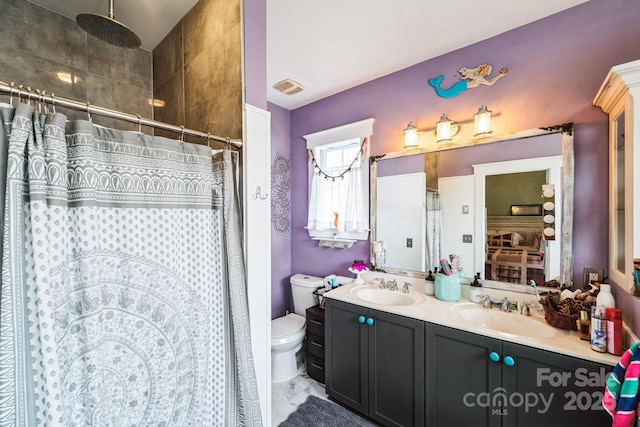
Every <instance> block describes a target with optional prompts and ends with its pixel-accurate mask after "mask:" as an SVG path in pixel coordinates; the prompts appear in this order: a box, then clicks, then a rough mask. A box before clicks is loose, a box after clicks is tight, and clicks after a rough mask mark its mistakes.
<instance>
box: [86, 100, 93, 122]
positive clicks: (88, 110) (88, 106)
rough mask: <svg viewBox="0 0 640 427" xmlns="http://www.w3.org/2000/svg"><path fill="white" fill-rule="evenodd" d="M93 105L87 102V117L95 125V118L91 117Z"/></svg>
mask: <svg viewBox="0 0 640 427" xmlns="http://www.w3.org/2000/svg"><path fill="white" fill-rule="evenodd" d="M90 109H91V104H89V101H87V117H89V121H90V122H91V123H93V117H91V111H90Z"/></svg>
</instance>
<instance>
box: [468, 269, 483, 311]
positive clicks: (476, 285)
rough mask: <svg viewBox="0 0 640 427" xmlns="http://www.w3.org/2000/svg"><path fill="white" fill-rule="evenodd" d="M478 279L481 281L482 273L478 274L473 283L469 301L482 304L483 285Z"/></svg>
mask: <svg viewBox="0 0 640 427" xmlns="http://www.w3.org/2000/svg"><path fill="white" fill-rule="evenodd" d="M478 279H480V273H477V274H476V276H475V277H474V279H473V282H471V287H470V288H469V299H470V300H471V302H475V303H477V304H480V303H481V302H482V283H480V281H479V280H478Z"/></svg>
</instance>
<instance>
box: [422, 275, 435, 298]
mask: <svg viewBox="0 0 640 427" xmlns="http://www.w3.org/2000/svg"><path fill="white" fill-rule="evenodd" d="M435 280H436V278H435V277H433V272H432V271H431V270H429V273H428V274H427V277H426V278H425V279H424V293H425V294H427V295H434V294H435V292H436V291H435V288H434V284H433V282H434V281H435Z"/></svg>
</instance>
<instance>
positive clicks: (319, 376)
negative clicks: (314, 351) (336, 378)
mask: <svg viewBox="0 0 640 427" xmlns="http://www.w3.org/2000/svg"><path fill="white" fill-rule="evenodd" d="M307 375H309V377H310V378H313V379H314V380H316V381H318V382H319V383H322V384H324V360H320V359H317V358H315V357H313V356H311V355H310V354H309V353H307Z"/></svg>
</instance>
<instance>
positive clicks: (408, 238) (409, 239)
mask: <svg viewBox="0 0 640 427" xmlns="http://www.w3.org/2000/svg"><path fill="white" fill-rule="evenodd" d="M407 247H408V248H412V247H413V239H412V238H411V237H407Z"/></svg>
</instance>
